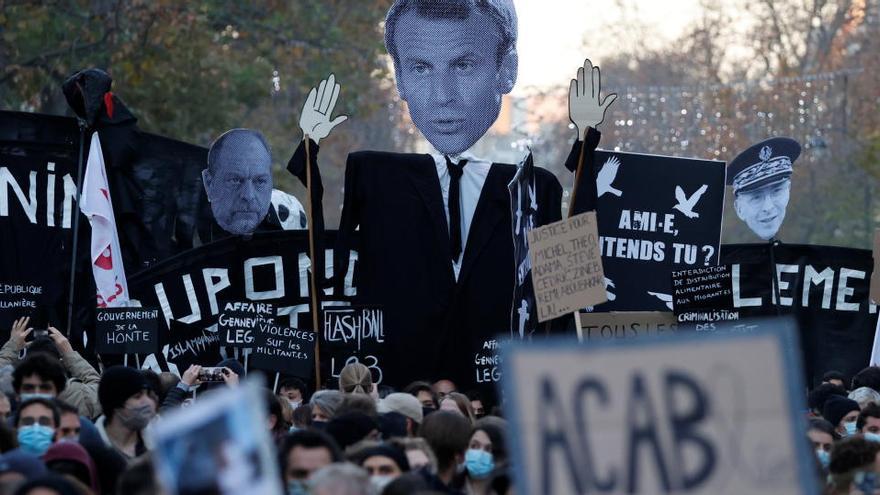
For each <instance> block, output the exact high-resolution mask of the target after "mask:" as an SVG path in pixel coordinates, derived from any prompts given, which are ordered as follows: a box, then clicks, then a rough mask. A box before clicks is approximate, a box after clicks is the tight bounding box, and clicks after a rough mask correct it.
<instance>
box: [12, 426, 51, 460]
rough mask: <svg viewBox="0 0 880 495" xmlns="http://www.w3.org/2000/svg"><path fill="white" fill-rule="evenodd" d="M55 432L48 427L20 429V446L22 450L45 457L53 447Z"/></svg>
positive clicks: (24, 427) (23, 427) (25, 427)
mask: <svg viewBox="0 0 880 495" xmlns="http://www.w3.org/2000/svg"><path fill="white" fill-rule="evenodd" d="M54 436H55V430H53V429H52V428H49V427H48V426H43V425H39V424H33V425H30V426H22V427H21V428H19V429H18V445H19V446H20V447H21V450H23V451H25V452H27V453H29V454H34V455H38V456H40V455H43V454H45V453H46V451H47V450H49V446H50V445H52V438H53V437H54Z"/></svg>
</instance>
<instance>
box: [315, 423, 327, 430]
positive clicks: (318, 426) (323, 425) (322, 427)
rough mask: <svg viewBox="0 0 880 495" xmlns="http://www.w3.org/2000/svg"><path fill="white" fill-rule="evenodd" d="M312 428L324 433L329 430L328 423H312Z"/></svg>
mask: <svg viewBox="0 0 880 495" xmlns="http://www.w3.org/2000/svg"><path fill="white" fill-rule="evenodd" d="M312 428H314V429H316V430H321V431H324V430H326V429H327V422H326V421H312Z"/></svg>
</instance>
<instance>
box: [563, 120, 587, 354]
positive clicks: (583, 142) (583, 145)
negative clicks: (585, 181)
mask: <svg viewBox="0 0 880 495" xmlns="http://www.w3.org/2000/svg"><path fill="white" fill-rule="evenodd" d="M589 130H590V128H589V127H587V129H586V130H584V135H583V136H581V152H580V154H579V155H578V166H577V170H576V171H575V174H574V188H572V190H571V203H569V205H568V218H571V217H572V216H573V215H574V200H575V199H577V190H578V185H580V183H581V174H582V173H583V171H584V149H585V148H586V147H587V133H588V132H589ZM573 315H574V328H575V330H576V331H577V336H578V342H583V341H584V336H583V331H582V330H581V309H580V308H578V309H576V310H574V313H573Z"/></svg>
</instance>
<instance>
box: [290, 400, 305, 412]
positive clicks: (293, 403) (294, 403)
mask: <svg viewBox="0 0 880 495" xmlns="http://www.w3.org/2000/svg"><path fill="white" fill-rule="evenodd" d="M287 403H288V404H290V408H291V409H293V410H294V411H296V408H297V407H299V406H301V405H302V403H303V401H301V400H298V401H292V400H288V401H287Z"/></svg>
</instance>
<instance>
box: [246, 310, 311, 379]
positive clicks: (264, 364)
mask: <svg viewBox="0 0 880 495" xmlns="http://www.w3.org/2000/svg"><path fill="white" fill-rule="evenodd" d="M250 364H251V365H252V366H253V367H254V368H257V369H261V370H267V371H275V372H278V373H286V374H289V375H294V376H300V377H308V376H311V374H312V371H313V369H314V366H315V333H314V332H312V331H311V330H300V329H297V328H289V327H284V326H280V325H274V324H271V323H261V324H260V325H259V328H258V329H257V331H256V333H255V334H254V346H253V353H252V354H251V357H250Z"/></svg>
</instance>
